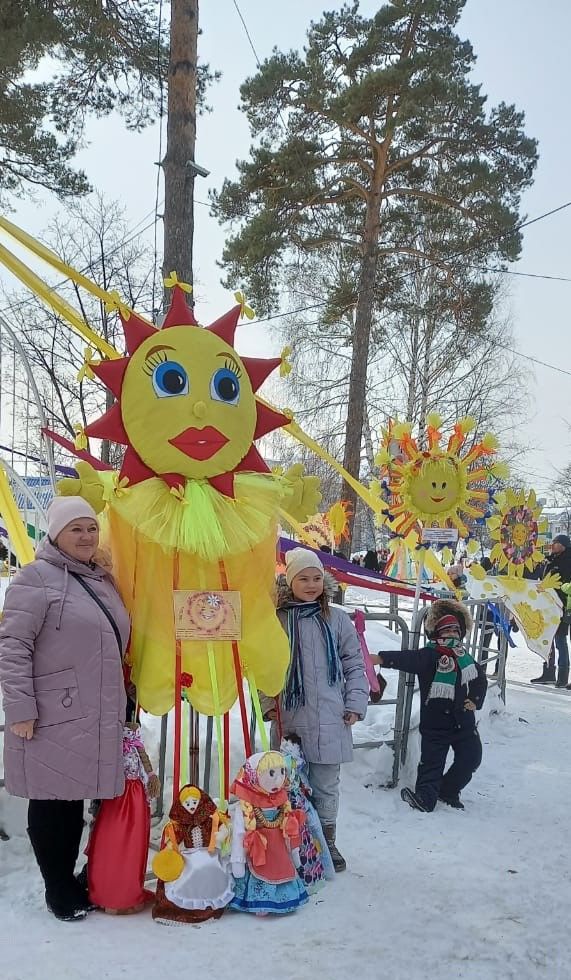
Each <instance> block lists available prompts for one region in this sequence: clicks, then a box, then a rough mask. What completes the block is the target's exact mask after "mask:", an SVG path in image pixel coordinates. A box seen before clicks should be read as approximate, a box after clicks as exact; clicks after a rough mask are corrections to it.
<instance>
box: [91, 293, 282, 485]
mask: <svg viewBox="0 0 571 980" xmlns="http://www.w3.org/2000/svg"><path fill="white" fill-rule="evenodd" d="M242 305H243V304H242V303H240V304H239V305H238V306H235V307H234V308H233V309H232V310H229V312H228V313H225V314H224V315H223V316H221V317H219V319H218V320H216V321H215V322H214V323H211V324H210V325H209V326H208V327H199V326H198V324H197V322H196V320H195V318H194V312H193V310H192V309H191V308H190V307H189V306H188V305H187V302H186V298H185V291H184V289H183V288H182V285H179V284H175V285H174V286H173V289H172V301H171V305H170V307H169V309H168V311H167V314H166V316H165V319H164V322H163V325H162V327H161V329H160V330H157V329H156V328H155V327H154V326H153V324H152V323H149V322H148V321H147V320H143V319H142V318H141V317H139V316H138V315H137V314H136V313H134V312H129V313H127V314H125V315H123V313H120V316H121V322H122V324H123V331H124V334H125V343H126V347H127V355H126V356H125V357H121V358H118V359H112V360H103V361H98V362H97V363H96V364H95V363H94V364H92V365H91V366H92V370H93V373H94V374H95V375H96V377H98V378H99V380H100V381H102V382H103V384H104V385H105V386H106V387H107V389H108V390H109V391H110V392H111V393H112V394H113V395H114V396H115V398H116V401H115V402H113V404H112V405H111V408H109V410H108V411H107V412H106V413H105V415H103V416H102V417H101V418H100V419H96V420H95V421H94V422H91V423H90V424H89V425H88V426H86V429H85V434H86V435H88V436H93V437H94V438H96V439H110V440H111V441H113V442H118V443H120V444H121V445H123V446H126V447H127V449H126V451H125V456H124V458H123V463H122V466H121V471H120V473H119V478H118V485H119V486H122V487H125V486H128V487H131V486H134V485H136V484H138V483H142V482H143V481H145V480H149V479H152V478H154V477H157V476H159V477H161V478H162V480H163V481H164V482H165V483H166V484H167V486H169V487H170V488H171V490H172V491H173V492H174V493H175V494H176V493H181V492H183V491H184V489H185V488H186V485H187V483H188V481H189V480H199V481H200V480H207V481H209V482H210V484H211V486H213V487H214V489H215V490H216V491H217V492H218V493H222V494H224V495H225V496H227V497H232V498H233V497H234V477H235V475H236V474H237V473H239V472H250V473H269V469H268V466H267V464H266V463H265V461H264V460H263V458H262V457H261V455H260V453H259V452H258V450H257V449H256V446H255V445H254V443H255V441H256V440H257V439H261V438H262V436H265V435H267V434H268V432H272V431H273V430H274V429H277V428H279V427H280V426H282V425H287V424H288V422H289V419H288V417H287V416H285V415H282V414H281V413H280V412H276V411H274V409H272V408H270V407H269V406H268V405H264V404H263V402H261V401H258V400H257V398H256V395H255V392H256V391H258V389H259V387H260V385H262V384H263V383H264V381H265V380H266V378H267V377H269V375H270V374H271V373H272V371H274V370H275V368H277V367H278V366H279V365H280V364H281V358H279V357H278V358H257V357H239V356H238V354H237V353H236V350H235V349H234V334H235V331H236V327H237V325H238V320H239V318H240V315H241V313H242Z"/></svg>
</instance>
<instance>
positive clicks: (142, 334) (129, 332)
mask: <svg viewBox="0 0 571 980" xmlns="http://www.w3.org/2000/svg"><path fill="white" fill-rule="evenodd" d="M121 323H122V324H123V333H124V334H125V343H126V344H127V350H128V351H129V354H134V353H135V351H136V350H137V348H138V347H140V346H141V344H142V343H143V342H144V341H145V340H148V338H149V337H153V336H154V335H155V334H156V332H157V331H156V329H155V327H153V325H152V324H151V323H147V321H146V320H142V319H141V317H139V316H137V314H136V313H131V316H130V317H129V319H128V320H126V319H125V318H124V317H121Z"/></svg>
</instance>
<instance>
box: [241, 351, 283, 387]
mask: <svg viewBox="0 0 571 980" xmlns="http://www.w3.org/2000/svg"><path fill="white" fill-rule="evenodd" d="M281 363H282V359H281V357H243V358H242V364H243V365H244V367H245V368H246V371H247V372H248V377H249V378H250V381H251V382H252V388H253V389H254V391H257V390H258V388H259V387H260V385H263V383H264V381H265V380H266V378H269V376H270V374H271V373H272V371H275V369H276V368H277V367H279V366H280V364H281Z"/></svg>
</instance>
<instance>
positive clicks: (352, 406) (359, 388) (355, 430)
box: [342, 174, 382, 539]
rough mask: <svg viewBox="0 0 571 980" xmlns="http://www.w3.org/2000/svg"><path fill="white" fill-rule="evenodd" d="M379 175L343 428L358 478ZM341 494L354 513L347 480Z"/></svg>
mask: <svg viewBox="0 0 571 980" xmlns="http://www.w3.org/2000/svg"><path fill="white" fill-rule="evenodd" d="M381 189H382V179H381V177H380V176H379V175H378V174H375V177H374V178H373V184H372V187H371V191H370V194H369V200H368V202H367V216H366V220H365V227H364V231H363V259H362V262H361V272H360V276H359V287H358V297H359V298H358V300H357V310H356V313H355V325H354V327H353V338H352V340H353V344H352V347H353V349H352V354H351V374H350V377H349V393H348V403H347V426H346V430H345V452H344V456H343V466H344V467H345V469H346V470H347V472H348V473H350V474H351V476H353V477H355V478H356V479H359V471H360V468H361V441H362V437H363V415H364V410H365V397H366V392H367V367H368V363H369V346H370V341H371V325H372V322H373V307H374V301H375V278H376V275H377V261H378V254H377V248H378V242H379V231H380V205H381ZM342 492H343V498H344V499H345V500H347V501H349V503H350V504H351V507H352V510H353V514H354V513H355V511H356V508H357V494H356V493H355V491H354V490H353V488H352V487H351V486H349V484H348V483H345V482H344V483H343V491H342ZM352 535H353V521H351V524H350V539H351V538H352Z"/></svg>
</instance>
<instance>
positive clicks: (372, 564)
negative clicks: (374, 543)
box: [363, 550, 379, 572]
mask: <svg viewBox="0 0 571 980" xmlns="http://www.w3.org/2000/svg"><path fill="white" fill-rule="evenodd" d="M363 568H368V569H369V571H370V572H378V571H379V559H378V556H377V552H376V551H371V550H369V551H368V552H367V554H366V555H365V557H364V559H363Z"/></svg>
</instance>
